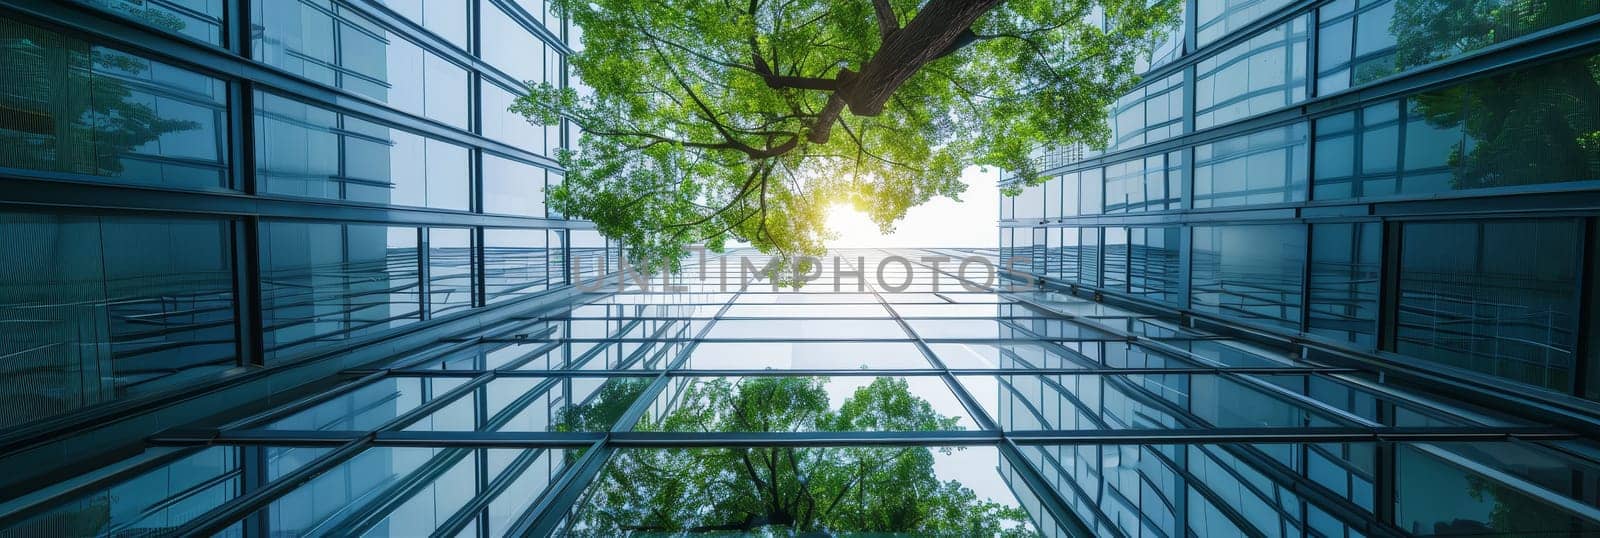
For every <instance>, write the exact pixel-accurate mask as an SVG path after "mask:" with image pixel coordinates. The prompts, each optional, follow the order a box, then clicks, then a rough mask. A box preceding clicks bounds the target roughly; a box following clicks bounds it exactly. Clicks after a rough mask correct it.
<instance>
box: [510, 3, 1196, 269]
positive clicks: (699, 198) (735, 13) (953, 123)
mask: <svg viewBox="0 0 1600 538" xmlns="http://www.w3.org/2000/svg"><path fill="white" fill-rule="evenodd" d="M1151 4H1152V3H1151V2H1150V0H787V1H782V2H780V1H776V0H747V1H742V2H729V1H708V0H560V1H558V2H557V6H558V9H559V10H560V11H561V12H563V13H565V14H566V15H567V16H568V17H570V18H571V20H572V21H573V22H574V23H575V24H576V25H577V26H579V27H581V28H583V30H584V33H583V39H582V50H581V52H578V53H576V54H573V55H572V56H570V57H569V63H570V65H571V66H572V68H573V72H574V73H573V74H574V75H575V76H577V77H578V78H579V79H581V80H582V81H583V83H584V84H586V85H587V87H589V88H591V89H592V91H590V92H583V93H580V92H579V91H577V90H575V89H558V88H554V87H551V86H550V85H548V84H542V85H539V86H538V87H537V88H536V89H535V90H533V91H532V92H531V93H530V94H529V95H527V96H524V97H522V98H520V99H519V100H518V101H517V103H516V104H515V105H513V107H512V110H514V111H516V112H519V113H521V114H524V115H526V116H527V117H528V118H529V119H530V121H533V122H535V123H540V124H545V125H552V124H556V123H558V122H559V121H560V120H562V119H563V118H564V119H566V120H568V121H571V122H572V123H574V124H576V126H577V127H578V128H579V129H581V130H582V131H583V132H584V133H585V135H586V136H584V137H582V139H581V141H580V143H579V147H578V148H577V151H574V152H564V153H563V154H562V155H561V157H560V159H561V162H562V164H563V165H564V166H566V167H567V169H568V175H567V178H566V180H565V182H564V183H563V184H562V185H561V186H559V187H556V188H552V189H551V191H550V193H549V204H550V206H551V207H553V208H556V209H557V210H559V211H561V212H562V213H563V214H566V215H571V216H574V217H581V218H584V219H588V220H592V221H594V222H595V224H596V225H597V226H598V228H599V229H600V231H601V232H603V233H605V234H606V235H607V236H610V237H612V238H616V239H618V240H620V241H622V243H623V244H624V245H625V246H626V247H627V248H628V249H629V253H630V257H632V258H634V259H636V260H638V261H639V263H640V264H641V265H645V266H650V267H655V266H657V265H659V264H661V263H666V264H668V265H676V263H677V260H678V259H680V258H681V257H682V256H683V255H684V254H685V253H686V247H687V246H688V245H690V244H695V243H699V242H704V243H705V244H706V245H707V246H708V247H710V248H712V249H713V250H720V249H721V247H722V246H723V245H724V244H725V241H726V240H727V238H729V237H734V238H738V239H741V240H744V241H747V242H749V243H751V244H752V245H754V246H756V247H758V248H760V249H762V250H763V251H766V252H771V253H777V254H781V255H785V256H787V255H794V254H801V253H807V254H816V253H819V252H820V251H821V249H822V245H823V242H824V241H825V240H826V239H827V233H826V229H825V227H824V224H823V217H824V211H825V210H826V208H827V207H828V206H830V205H832V204H834V203H848V204H851V205H853V206H854V207H855V208H856V209H858V210H861V211H862V212H864V213H866V214H867V215H869V216H870V217H871V219H872V220H873V221H874V222H875V223H877V224H878V225H879V226H881V227H883V228H884V229H889V228H891V227H892V226H893V223H894V222H895V221H896V220H897V219H899V218H900V217H902V216H903V215H904V214H905V212H906V210H907V209H909V208H911V207H913V206H916V205H918V204H922V203H924V202H927V201H929V200H931V199H933V198H934V197H938V196H946V197H951V198H956V197H958V196H959V195H960V194H961V192H962V191H963V190H964V189H965V188H966V185H965V184H963V183H962V182H961V181H960V180H959V176H960V174H961V171H962V170H963V169H964V168H965V167H967V166H969V165H983V166H996V167H1002V168H1005V169H1007V170H1011V171H1015V172H1016V173H1017V174H1018V175H1019V176H1021V177H1023V178H1024V179H1025V180H1026V181H1027V182H1028V183H1030V184H1036V183H1038V182H1040V181H1042V180H1043V179H1042V178H1040V177H1038V174H1037V170H1035V169H1034V167H1033V164H1032V161H1031V160H1030V155H1031V154H1032V152H1033V151H1034V150H1036V149H1038V148H1041V147H1043V146H1045V145H1046V144H1069V143H1087V144H1089V145H1092V146H1103V145H1104V142H1105V140H1106V138H1107V136H1108V129H1107V127H1106V122H1105V114H1106V108H1107V106H1108V105H1110V104H1111V103H1112V102H1113V101H1114V100H1115V99H1116V98H1118V97H1119V96H1120V95H1121V94H1122V93H1124V92H1125V91H1126V90H1128V89H1129V88H1130V86H1131V85H1132V84H1134V83H1135V82H1136V81H1137V75H1136V73H1135V66H1136V62H1137V61H1138V59H1139V58H1140V57H1141V56H1144V55H1146V54H1148V50H1149V48H1150V46H1151V44H1152V43H1153V42H1154V41H1155V40H1156V39H1157V38H1159V37H1161V36H1162V35H1164V34H1165V33H1167V32H1169V31H1170V29H1171V28H1173V27H1175V25H1176V23H1177V21H1178V19H1179V17H1178V12H1179V9H1180V6H1181V5H1182V2H1181V1H1179V0H1160V1H1158V2H1154V3H1153V5H1151Z"/></svg>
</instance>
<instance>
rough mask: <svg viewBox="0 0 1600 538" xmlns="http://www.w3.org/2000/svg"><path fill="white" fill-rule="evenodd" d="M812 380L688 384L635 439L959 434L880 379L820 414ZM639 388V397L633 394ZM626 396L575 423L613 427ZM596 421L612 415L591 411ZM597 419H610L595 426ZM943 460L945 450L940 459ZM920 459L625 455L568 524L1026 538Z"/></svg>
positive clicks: (685, 452) (853, 452)
mask: <svg viewBox="0 0 1600 538" xmlns="http://www.w3.org/2000/svg"><path fill="white" fill-rule="evenodd" d="M827 381H828V380H827V379H826V378H821V377H783V378H779V377H757V378H746V379H743V380H740V381H737V382H735V381H730V380H728V379H706V380H697V381H694V382H692V383H690V384H689V385H687V386H685V387H684V388H683V390H682V392H681V394H679V395H678V397H677V398H676V401H675V402H674V405H673V407H672V410H671V411H670V412H667V413H665V414H663V415H662V416H659V417H647V418H646V419H644V420H643V421H642V422H641V423H640V424H639V425H638V426H637V427H638V428H639V429H641V430H665V431H697V432H751V431H757V432H772V431H861V430H889V431H925V430H950V429H957V428H959V426H958V425H957V419H956V418H955V417H946V416H941V415H940V414H939V413H938V412H937V411H936V410H934V408H933V406H932V405H931V404H929V403H928V402H927V401H926V400H923V399H921V398H919V397H917V396H915V395H913V394H912V393H911V391H910V388H909V386H908V385H907V383H906V382H905V381H904V380H900V379H892V378H878V379H875V380H874V381H873V382H872V383H870V384H868V385H866V386H863V387H860V388H858V389H856V391H855V392H854V393H853V394H852V395H851V396H850V397H849V398H847V399H846V400H845V401H843V402H842V403H841V405H840V406H839V409H838V410H837V411H834V410H830V409H829V399H828V395H827V392H826V390H825V388H824V387H825V385H826V383H827ZM641 386H642V385H641ZM625 392H627V391H625V390H619V391H618V392H617V393H616V394H612V395H608V396H605V397H602V398H596V399H594V400H591V402H590V403H589V404H585V405H581V406H575V407H573V408H571V409H569V410H568V412H567V413H565V414H564V415H563V417H564V418H566V417H571V418H572V419H574V420H579V421H588V420H593V419H596V418H599V419H601V420H607V419H609V420H613V421H614V419H615V418H616V416H620V411H615V410H616V409H619V408H626V407H627V405H626V403H622V404H620V405H619V404H618V401H617V400H616V398H617V397H623V398H626V397H625V395H624V393H625ZM601 409H606V410H612V411H599V410H601ZM601 415H609V416H604V417H602V416H601ZM941 450H949V449H941ZM933 460H934V454H933V451H932V449H928V448H924V447H907V448H884V447H839V448H821V447H819V448H791V447H784V448H736V449H672V450H624V451H620V452H618V453H617V455H616V456H614V457H613V458H612V460H611V461H610V462H608V464H607V467H606V470H605V471H604V472H603V473H602V474H601V476H600V477H599V478H598V479H597V481H596V483H595V484H594V485H593V486H591V488H590V490H589V492H588V493H587V497H586V498H587V502H586V503H585V504H584V505H583V507H581V508H580V509H579V511H578V512H577V513H576V514H575V515H574V519H573V520H574V523H575V524H576V526H577V527H579V529H578V530H577V531H576V532H577V533H578V534H592V535H597V536H614V535H619V534H630V533H631V534H654V533H681V532H685V531H688V532H718V531H721V532H746V533H770V534H784V533H787V532H803V533H809V532H823V533H838V532H916V533H926V534H945V535H960V536H979V535H985V536H990V535H1002V536H1010V535H1028V534H1030V531H1029V530H1028V529H1027V527H1026V526H1025V525H1023V522H1024V521H1025V520H1026V518H1027V514H1026V512H1024V511H1023V510H1021V509H1019V508H1015V507H1008V506H1005V505H1001V504H999V503H996V502H993V501H990V500H985V499H979V498H978V497H977V495H976V494H974V493H973V492H972V490H970V489H967V488H965V487H963V486H962V485H961V484H960V483H959V482H956V481H944V482H941V481H939V480H938V478H937V477H936V476H935V475H934V472H933Z"/></svg>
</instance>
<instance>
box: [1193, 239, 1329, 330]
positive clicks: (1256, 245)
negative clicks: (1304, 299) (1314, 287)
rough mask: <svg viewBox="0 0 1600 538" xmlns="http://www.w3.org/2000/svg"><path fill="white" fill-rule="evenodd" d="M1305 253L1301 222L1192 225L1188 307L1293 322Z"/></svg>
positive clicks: (1283, 323)
mask: <svg viewBox="0 0 1600 538" xmlns="http://www.w3.org/2000/svg"><path fill="white" fill-rule="evenodd" d="M1305 259H1306V228H1305V226H1300V225H1251V226H1197V227H1195V228H1194V240H1193V248H1192V259H1191V261H1190V264H1191V277H1190V281H1191V282H1190V287H1191V289H1190V296H1189V297H1190V299H1189V300H1190V307H1191V308H1194V309H1195V310H1198V311H1202V312H1209V313H1212V314H1218V315H1222V316H1228V317H1233V318H1240V319H1244V320H1248V321H1253V322H1258V323H1265V324H1270V325H1277V326H1281V327H1287V328H1298V327H1299V326H1300V314H1301V306H1302V305H1301V297H1300V293H1301V289H1300V288H1301V285H1302V281H1301V280H1302V275H1301V271H1302V270H1303V268H1304V265H1305Z"/></svg>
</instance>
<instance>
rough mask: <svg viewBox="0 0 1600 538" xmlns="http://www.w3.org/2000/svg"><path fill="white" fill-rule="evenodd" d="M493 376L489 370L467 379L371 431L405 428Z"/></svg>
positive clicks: (475, 388)
mask: <svg viewBox="0 0 1600 538" xmlns="http://www.w3.org/2000/svg"><path fill="white" fill-rule="evenodd" d="M494 377H495V373H494V372H492V371H491V372H488V373H485V374H483V375H480V376H478V377H474V378H472V379H469V380H467V382H466V383H462V384H461V385H460V386H458V387H456V388H453V389H450V390H449V391H446V392H445V393H444V394H440V395H438V396H436V397H434V398H432V399H430V400H428V401H427V402H424V403H423V404H422V405H419V406H417V407H416V408H413V409H411V410H410V411H406V412H405V413H402V414H400V416H397V417H394V418H392V419H389V420H388V421H386V422H384V423H383V424H380V425H378V426H377V427H376V428H373V431H395V430H401V429H405V428H406V427H407V426H410V425H412V424H415V423H416V422H417V421H418V420H422V419H423V418H426V417H427V416H428V415H431V414H433V412H434V411H438V410H439V409H442V408H444V406H447V405H450V404H452V403H455V402H456V401H457V400H459V399H461V398H463V397H470V396H471V394H472V393H473V392H475V391H477V390H478V388H479V387H482V386H484V385H485V384H487V383H489V381H492V380H493V379H494Z"/></svg>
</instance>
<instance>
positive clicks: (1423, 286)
mask: <svg viewBox="0 0 1600 538" xmlns="http://www.w3.org/2000/svg"><path fill="white" fill-rule="evenodd" d="M1579 233H1580V228H1579V226H1578V225H1577V223H1576V222H1574V221H1570V220H1553V221H1530V222H1485V223H1417V224H1406V225H1405V227H1404V239H1403V241H1404V242H1403V243H1402V244H1403V245H1404V253H1403V255H1402V257H1401V260H1400V313H1399V325H1400V326H1399V328H1398V330H1397V342H1396V350H1397V351H1399V352H1400V353H1403V354H1406V355H1410V356H1414V357H1418V358H1422V359H1426V360H1430V361H1437V362H1441V363H1444V364H1448V365H1452V366H1456V367H1460V368H1465V369H1468V370H1473V371H1477V372H1483V373H1486V374H1489V375H1493V376H1496V377H1502V378H1506V379H1510V380H1513V381H1518V382H1521V383H1527V384H1530V385H1534V386H1540V387H1546V388H1550V389H1555V390H1559V391H1563V392H1565V391H1567V390H1570V387H1571V385H1572V368H1573V345H1574V334H1573V332H1574V331H1575V330H1576V327H1575V323H1576V321H1575V319H1576V316H1577V312H1575V311H1574V309H1575V307H1576V303H1575V301H1574V300H1573V299H1572V298H1573V297H1574V294H1575V293H1577V270H1578V256H1579V252H1578V250H1579V249H1578V247H1579V240H1578V237H1579Z"/></svg>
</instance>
